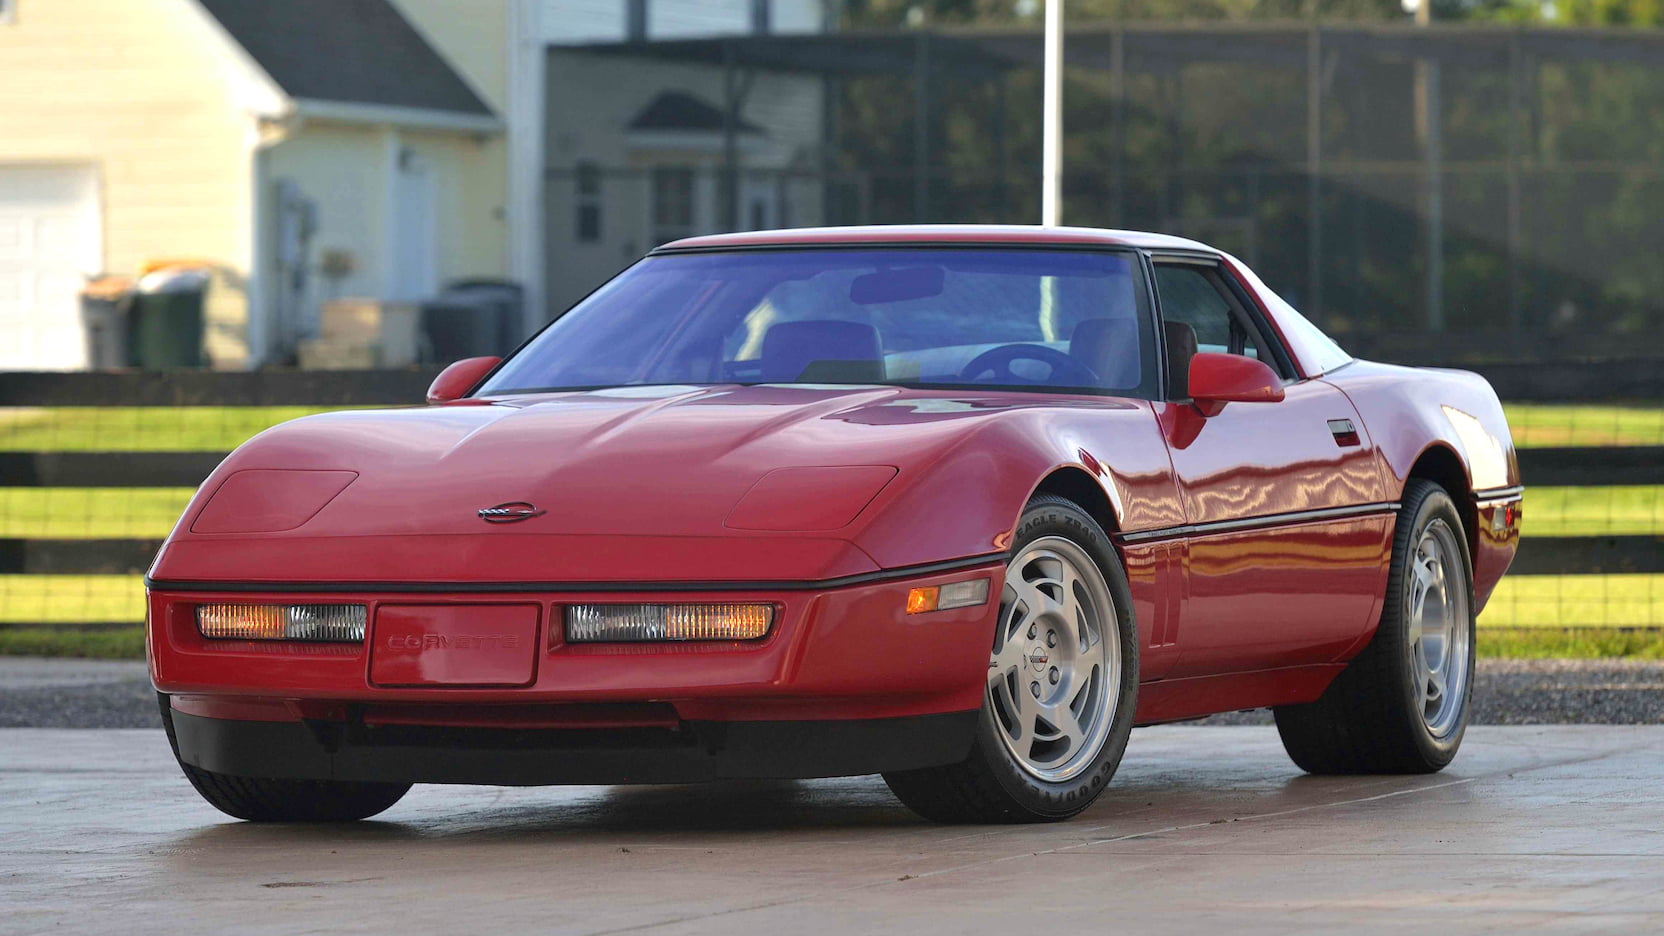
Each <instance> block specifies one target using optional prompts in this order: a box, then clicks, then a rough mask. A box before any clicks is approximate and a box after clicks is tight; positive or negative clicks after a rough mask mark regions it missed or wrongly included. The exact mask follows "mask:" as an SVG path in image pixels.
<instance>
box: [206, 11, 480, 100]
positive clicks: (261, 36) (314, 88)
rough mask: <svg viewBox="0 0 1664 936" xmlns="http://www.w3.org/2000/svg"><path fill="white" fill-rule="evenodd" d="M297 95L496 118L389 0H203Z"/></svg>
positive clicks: (285, 87) (280, 83)
mask: <svg viewBox="0 0 1664 936" xmlns="http://www.w3.org/2000/svg"><path fill="white" fill-rule="evenodd" d="M198 2H199V3H201V4H202V6H203V7H204V8H205V9H206V10H207V11H208V12H209V13H210V14H212V15H213V17H214V18H215V19H217V20H219V22H220V25H222V26H224V27H225V30H226V32H228V33H230V34H231V38H233V39H235V40H236V41H237V43H238V44H240V45H241V46H242V47H243V48H244V49H246V50H247V51H248V54H249V55H250V56H252V57H253V58H254V60H255V62H257V63H259V65H260V67H261V68H263V69H265V71H266V73H267V74H268V75H271V77H272V80H274V81H276V82H277V84H278V86H279V87H281V88H282V89H283V91H284V93H286V94H288V95H289V96H290V97H293V98H297V99H307V100H316V101H339V102H344V103H351V104H373V105H380V106H384V107H411V108H420V109H424V110H437V111H452V112H455V113H461V114H475V115H483V116H491V115H492V114H491V108H490V107H488V106H486V103H485V102H484V101H482V100H480V98H479V95H477V94H475V93H474V91H473V89H471V88H469V87H468V84H467V82H465V81H463V80H462V77H461V76H460V75H458V74H457V73H456V71H455V69H453V68H451V66H450V64H449V63H447V62H446V61H445V60H444V59H443V58H441V57H440V55H439V53H438V52H437V51H435V50H434V48H433V47H432V46H430V45H428V43H427V40H425V39H423V38H422V36H421V34H419V33H417V32H416V30H415V28H414V27H412V26H411V25H410V23H409V22H407V21H406V20H405V18H404V17H403V16H402V15H400V14H399V11H398V10H396V9H394V8H393V6H392V5H391V4H390V3H389V2H388V0H198Z"/></svg>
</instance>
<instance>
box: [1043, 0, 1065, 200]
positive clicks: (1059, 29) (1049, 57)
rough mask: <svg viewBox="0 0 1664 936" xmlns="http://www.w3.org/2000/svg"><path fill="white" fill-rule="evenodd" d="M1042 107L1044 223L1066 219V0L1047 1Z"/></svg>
mask: <svg viewBox="0 0 1664 936" xmlns="http://www.w3.org/2000/svg"><path fill="white" fill-rule="evenodd" d="M1043 84H1044V86H1045V91H1044V94H1043V95H1042V98H1043V100H1042V103H1041V107H1042V109H1043V110H1044V112H1045V113H1044V118H1043V119H1044V124H1045V127H1044V131H1043V133H1042V137H1041V145H1040V223H1041V224H1044V225H1048V226H1050V225H1055V224H1058V223H1059V222H1061V221H1062V218H1063V192H1062V186H1063V0H1046V64H1045V75H1044V82H1043Z"/></svg>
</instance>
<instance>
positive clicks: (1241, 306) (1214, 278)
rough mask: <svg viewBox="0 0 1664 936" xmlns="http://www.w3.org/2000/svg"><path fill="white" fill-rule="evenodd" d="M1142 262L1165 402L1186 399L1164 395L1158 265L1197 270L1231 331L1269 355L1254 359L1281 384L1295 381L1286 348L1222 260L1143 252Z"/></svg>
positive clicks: (1166, 381) (1163, 332) (1164, 344)
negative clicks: (1227, 315) (1220, 305)
mask: <svg viewBox="0 0 1664 936" xmlns="http://www.w3.org/2000/svg"><path fill="white" fill-rule="evenodd" d="M1145 260H1146V264H1147V266H1146V275H1147V276H1148V277H1149V281H1150V282H1149V290H1150V295H1151V296H1152V297H1153V302H1152V305H1153V306H1154V308H1155V310H1156V341H1157V347H1158V348H1159V350H1160V354H1158V355H1157V357H1158V358H1159V360H1160V362H1161V366H1162V371H1163V373H1162V380H1161V391H1162V396H1163V399H1164V400H1166V402H1169V403H1185V402H1189V400H1188V399H1174V398H1172V397H1170V396H1169V395H1168V393H1167V391H1168V389H1169V388H1170V387H1171V386H1172V382H1171V381H1170V380H1169V378H1168V375H1167V373H1166V368H1167V332H1166V328H1165V323H1166V321H1167V314H1166V312H1165V310H1163V309H1162V299H1161V288H1160V287H1159V285H1158V284H1157V283H1156V268H1157V267H1160V266H1188V267H1192V268H1199V269H1201V270H1202V271H1203V276H1204V278H1206V279H1207V281H1208V283H1209V285H1211V286H1212V287H1213V288H1214V290H1215V291H1216V292H1218V293H1219V296H1220V298H1221V299H1223V300H1225V304H1226V306H1227V307H1228V308H1229V309H1230V313H1231V325H1232V330H1233V332H1234V331H1235V330H1237V329H1241V330H1242V331H1243V333H1244V337H1245V338H1256V339H1258V344H1259V345H1260V346H1261V347H1263V348H1265V350H1266V351H1267V352H1269V353H1268V356H1267V357H1264V358H1257V360H1259V361H1260V362H1261V363H1263V364H1265V365H1266V366H1267V367H1270V368H1271V369H1272V370H1273V371H1275V372H1276V374H1277V376H1278V377H1279V378H1281V380H1282V381H1283V383H1284V385H1287V384H1291V383H1297V382H1298V381H1299V379H1300V378H1299V377H1298V376H1296V371H1295V369H1294V359H1293V357H1292V356H1291V355H1290V354H1289V351H1288V348H1287V347H1285V346H1284V345H1283V342H1282V341H1281V339H1280V338H1278V336H1277V331H1276V329H1274V328H1272V327H1270V323H1268V322H1267V321H1266V320H1265V316H1264V314H1263V313H1261V312H1260V310H1259V306H1258V304H1257V303H1255V302H1253V301H1252V299H1251V298H1250V297H1248V296H1247V295H1245V294H1244V293H1243V291H1242V287H1241V284H1239V283H1237V281H1236V278H1235V277H1233V276H1230V275H1228V274H1227V273H1226V272H1225V268H1224V261H1223V260H1222V259H1221V258H1220V257H1218V256H1214V255H1211V254H1195V253H1184V252H1168V251H1145ZM1231 353H1239V352H1231Z"/></svg>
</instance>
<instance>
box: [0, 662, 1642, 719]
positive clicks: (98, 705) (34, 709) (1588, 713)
mask: <svg viewBox="0 0 1664 936" xmlns="http://www.w3.org/2000/svg"><path fill="white" fill-rule="evenodd" d="M1473 702H1474V713H1473V721H1474V723H1475V724H1481V725H1575V724H1606V725H1647V724H1664V662H1660V661H1651V660H1648V661H1630V660H1480V661H1479V671H1478V674H1477V676H1476V678H1475V680H1474V689H1473ZM1270 721H1271V713H1270V712H1268V711H1266V710H1263V709H1260V710H1255V711H1252V712H1237V713H1234V714H1230V715H1216V716H1214V717H1213V718H1209V719H1206V720H1205V721H1204V722H1203V723H1204V724H1210V725H1257V724H1267V723H1269V722H1270ZM0 727H5V728H157V727H160V723H159V722H158V720H157V718H156V695H155V693H154V692H152V691H151V688H150V682H149V679H148V677H147V676H146V674H145V667H144V664H143V663H118V662H104V661H91V660H40V659H31V658H28V657H0Z"/></svg>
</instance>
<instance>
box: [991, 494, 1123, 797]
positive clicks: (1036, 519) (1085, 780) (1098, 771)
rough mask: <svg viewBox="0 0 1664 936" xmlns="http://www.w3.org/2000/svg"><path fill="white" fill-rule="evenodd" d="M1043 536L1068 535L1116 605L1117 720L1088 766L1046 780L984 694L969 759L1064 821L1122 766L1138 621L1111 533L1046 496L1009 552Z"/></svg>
mask: <svg viewBox="0 0 1664 936" xmlns="http://www.w3.org/2000/svg"><path fill="white" fill-rule="evenodd" d="M1047 536H1059V537H1063V538H1065V539H1068V540H1069V541H1071V542H1073V543H1075V544H1076V545H1077V546H1079V547H1081V548H1082V549H1084V550H1085V551H1086V553H1087V555H1089V556H1091V557H1092V560H1093V561H1094V562H1095V563H1097V566H1098V572H1099V574H1100V575H1102V576H1103V579H1104V583H1105V585H1106V586H1107V587H1108V590H1109V595H1110V600H1111V601H1112V602H1113V603H1114V605H1115V619H1116V625H1117V628H1116V629H1117V637H1116V639H1118V640H1119V641H1120V642H1121V648H1120V649H1121V680H1120V692H1119V695H1118V697H1117V700H1116V708H1115V719H1114V721H1113V722H1112V723H1111V725H1110V729H1109V732H1108V734H1107V736H1106V737H1105V739H1104V744H1103V747H1102V748H1101V749H1100V750H1099V751H1098V755H1097V757H1096V758H1094V759H1093V761H1092V763H1091V765H1090V766H1089V767H1087V768H1086V769H1085V770H1083V771H1081V772H1080V774H1079V775H1077V776H1075V777H1073V778H1071V779H1069V780H1066V781H1063V782H1059V783H1050V782H1047V781H1043V780H1040V779H1039V778H1037V777H1035V776H1033V775H1031V774H1029V773H1028V772H1027V771H1025V770H1023V768H1022V767H1021V766H1020V765H1018V764H1017V763H1016V761H1015V759H1014V758H1013V757H1012V756H1011V753H1010V751H1009V750H1007V748H1006V746H1005V744H1004V742H1002V741H1001V739H1000V737H999V734H998V732H999V730H1000V729H999V728H998V726H997V725H996V723H995V718H994V714H993V711H992V710H991V709H990V707H989V704H988V701H987V699H986V698H984V700H983V704H982V714H981V717H980V719H979V721H978V725H977V738H976V744H975V746H974V748H973V749H972V751H971V757H973V758H976V759H979V760H981V761H982V762H983V763H984V765H985V766H986V767H987V768H988V771H989V773H990V774H991V775H992V776H993V777H994V779H995V780H996V781H997V782H998V783H999V785H1000V787H1001V788H1002V789H1004V790H1005V792H1006V793H1007V794H1008V795H1010V796H1011V797H1012V798H1013V799H1014V800H1016V801H1017V802H1018V803H1020V804H1021V805H1022V807H1023V808H1024V809H1026V810H1028V811H1030V812H1031V813H1034V814H1035V815H1039V816H1044V817H1048V818H1058V819H1062V818H1067V817H1069V816H1072V815H1074V814H1076V813H1078V812H1080V811H1081V810H1083V809H1085V808H1086V807H1087V806H1089V805H1091V803H1092V801H1093V800H1094V799H1096V798H1097V796H1098V794H1100V793H1102V792H1103V790H1104V788H1105V787H1106V786H1108V784H1109V781H1110V778H1111V777H1113V776H1114V775H1115V770H1116V768H1117V767H1118V766H1120V763H1121V755H1122V753H1123V752H1124V751H1125V750H1126V746H1127V738H1128V737H1129V736H1130V735H1131V733H1132V724H1133V714H1134V707H1135V706H1136V704H1137V701H1138V624H1137V621H1136V620H1135V619H1134V617H1133V610H1132V593H1131V589H1130V588H1129V587H1128V585H1127V576H1126V573H1125V571H1124V570H1123V569H1122V566H1121V560H1120V558H1119V557H1118V556H1117V555H1116V554H1115V549H1114V547H1113V546H1112V545H1111V544H1110V542H1109V537H1108V536H1106V535H1105V534H1104V532H1103V529H1102V528H1101V527H1099V526H1098V524H1097V523H1096V522H1095V521H1094V520H1093V519H1092V518H1091V516H1090V515H1088V514H1087V513H1086V512H1085V511H1083V510H1081V509H1080V508H1079V507H1077V506H1075V505H1074V504H1073V503H1071V502H1069V501H1065V500H1063V499H1061V498H1053V497H1049V496H1044V495H1042V496H1041V497H1038V498H1036V499H1035V501H1034V502H1032V503H1031V504H1030V506H1029V507H1028V508H1027V509H1026V510H1024V511H1023V516H1022V519H1021V521H1020V522H1019V523H1018V524H1017V529H1016V531H1015V532H1014V534H1013V536H1012V543H1011V555H1013V556H1016V555H1018V554H1019V553H1021V552H1022V550H1023V549H1025V548H1026V547H1027V546H1028V545H1029V544H1030V543H1032V542H1034V541H1035V540H1038V539H1041V538H1043V537H1047ZM990 647H992V635H990Z"/></svg>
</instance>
